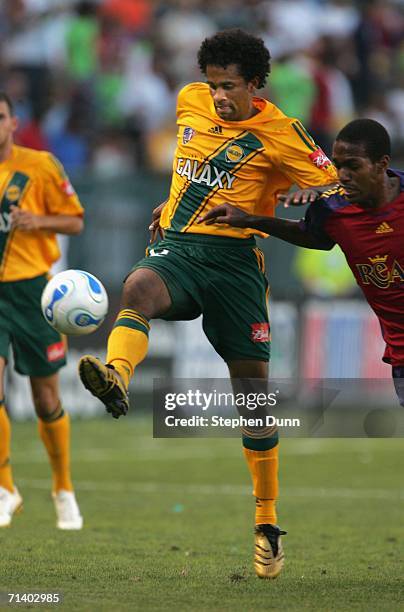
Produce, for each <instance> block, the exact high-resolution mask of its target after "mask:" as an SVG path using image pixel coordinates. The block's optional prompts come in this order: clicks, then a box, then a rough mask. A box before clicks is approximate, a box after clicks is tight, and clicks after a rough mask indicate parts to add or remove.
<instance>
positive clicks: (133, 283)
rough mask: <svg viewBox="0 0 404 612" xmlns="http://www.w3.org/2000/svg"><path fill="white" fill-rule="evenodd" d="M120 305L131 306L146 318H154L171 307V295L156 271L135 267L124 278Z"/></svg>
mask: <svg viewBox="0 0 404 612" xmlns="http://www.w3.org/2000/svg"><path fill="white" fill-rule="evenodd" d="M122 307H123V308H133V309H134V310H137V311H139V312H141V313H142V314H143V315H144V316H145V317H147V318H148V319H154V318H157V317H159V316H161V315H163V314H164V313H165V312H167V310H168V309H169V308H170V307H171V296H170V293H169V291H168V289H167V285H166V284H165V282H164V281H163V279H162V278H161V276H159V274H157V272H155V271H154V270H152V269H150V268H137V269H136V270H134V271H133V272H131V273H130V274H129V276H128V277H127V278H126V279H125V283H124V287H123V293H122Z"/></svg>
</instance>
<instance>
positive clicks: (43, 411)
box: [30, 373, 60, 417]
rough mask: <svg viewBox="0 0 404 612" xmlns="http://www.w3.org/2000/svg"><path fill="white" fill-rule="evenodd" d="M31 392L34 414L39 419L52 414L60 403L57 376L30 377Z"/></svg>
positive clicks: (56, 374)
mask: <svg viewBox="0 0 404 612" xmlns="http://www.w3.org/2000/svg"><path fill="white" fill-rule="evenodd" d="M30 383H31V392H32V399H33V402H34V406H35V410H36V413H37V415H38V416H39V417H42V416H47V415H49V414H52V412H54V411H55V409H56V408H57V407H58V405H59V402H60V399H59V398H60V395H59V374H58V373H55V374H51V375H50V376H31V377H30Z"/></svg>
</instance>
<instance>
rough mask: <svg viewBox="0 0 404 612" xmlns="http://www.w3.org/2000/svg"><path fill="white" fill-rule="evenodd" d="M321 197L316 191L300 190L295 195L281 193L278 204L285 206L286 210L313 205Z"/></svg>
mask: <svg viewBox="0 0 404 612" xmlns="http://www.w3.org/2000/svg"><path fill="white" fill-rule="evenodd" d="M319 197H320V194H319V193H318V191H316V189H298V190H297V191H294V192H293V193H281V194H279V195H278V201H277V203H278V204H283V206H284V208H289V206H304V205H305V204H312V203H313V202H315V201H316V200H317V198H319Z"/></svg>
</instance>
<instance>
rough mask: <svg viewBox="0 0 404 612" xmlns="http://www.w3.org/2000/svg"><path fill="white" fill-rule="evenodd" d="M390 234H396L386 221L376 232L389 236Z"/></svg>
mask: <svg viewBox="0 0 404 612" xmlns="http://www.w3.org/2000/svg"><path fill="white" fill-rule="evenodd" d="M389 232H394V230H393V228H392V227H390V225H389V224H388V223H387V222H386V221H383V223H380V225H379V227H378V228H377V230H376V234H388V233H389Z"/></svg>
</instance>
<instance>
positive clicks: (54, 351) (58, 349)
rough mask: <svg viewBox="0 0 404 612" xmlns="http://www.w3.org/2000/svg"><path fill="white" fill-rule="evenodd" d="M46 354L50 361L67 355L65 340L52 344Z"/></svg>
mask: <svg viewBox="0 0 404 612" xmlns="http://www.w3.org/2000/svg"><path fill="white" fill-rule="evenodd" d="M46 356H47V359H48V361H49V362H52V361H59V360H60V359H63V357H64V356H65V345H64V343H63V342H55V343H54V344H50V345H49V346H48V347H47V349H46Z"/></svg>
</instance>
